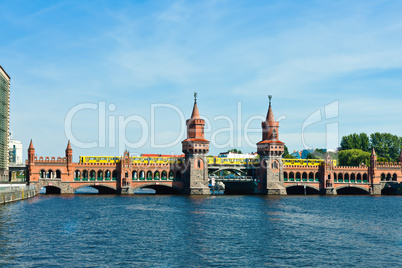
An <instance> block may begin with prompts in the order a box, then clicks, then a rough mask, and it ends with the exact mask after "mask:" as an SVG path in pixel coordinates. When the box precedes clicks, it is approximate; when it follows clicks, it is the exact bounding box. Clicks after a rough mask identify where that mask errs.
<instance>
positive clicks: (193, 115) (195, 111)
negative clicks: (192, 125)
mask: <svg viewBox="0 0 402 268" xmlns="http://www.w3.org/2000/svg"><path fill="white" fill-rule="evenodd" d="M191 119H192V120H194V119H200V113H199V112H198V106H197V92H194V107H193V112H192V113H191Z"/></svg>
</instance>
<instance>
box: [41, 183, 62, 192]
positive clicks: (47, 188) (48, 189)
mask: <svg viewBox="0 0 402 268" xmlns="http://www.w3.org/2000/svg"><path fill="white" fill-rule="evenodd" d="M43 188H44V189H45V191H46V193H45V194H61V189H60V188H59V187H57V186H49V185H48V186H43Z"/></svg>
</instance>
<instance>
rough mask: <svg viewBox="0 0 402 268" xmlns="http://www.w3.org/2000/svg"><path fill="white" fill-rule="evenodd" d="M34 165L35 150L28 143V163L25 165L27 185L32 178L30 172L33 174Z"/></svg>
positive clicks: (31, 144)
mask: <svg viewBox="0 0 402 268" xmlns="http://www.w3.org/2000/svg"><path fill="white" fill-rule="evenodd" d="M34 165H35V148H34V146H33V143H32V139H31V142H30V143H29V147H28V163H27V175H26V176H27V181H28V183H29V182H30V178H31V177H32V172H33V170H32V169H33V166H34Z"/></svg>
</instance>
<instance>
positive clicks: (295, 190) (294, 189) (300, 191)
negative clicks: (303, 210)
mask: <svg viewBox="0 0 402 268" xmlns="http://www.w3.org/2000/svg"><path fill="white" fill-rule="evenodd" d="M285 187H286V193H287V194H288V195H304V187H306V194H307V195H318V194H320V188H318V187H316V186H314V185H309V184H299V183H295V184H290V185H286V186H285Z"/></svg>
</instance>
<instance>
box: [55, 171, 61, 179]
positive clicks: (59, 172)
mask: <svg viewBox="0 0 402 268" xmlns="http://www.w3.org/2000/svg"><path fill="white" fill-rule="evenodd" d="M56 178H57V179H61V171H60V170H58V169H56Z"/></svg>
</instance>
